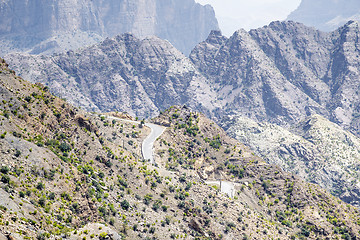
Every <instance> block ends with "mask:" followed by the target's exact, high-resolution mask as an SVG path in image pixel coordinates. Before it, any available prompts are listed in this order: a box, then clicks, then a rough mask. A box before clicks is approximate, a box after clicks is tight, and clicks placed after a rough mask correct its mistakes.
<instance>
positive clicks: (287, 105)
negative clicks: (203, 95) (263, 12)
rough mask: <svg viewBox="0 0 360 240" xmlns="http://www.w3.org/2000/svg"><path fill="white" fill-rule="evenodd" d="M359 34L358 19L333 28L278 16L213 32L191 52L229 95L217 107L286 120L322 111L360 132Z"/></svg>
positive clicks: (222, 95) (279, 121)
mask: <svg viewBox="0 0 360 240" xmlns="http://www.w3.org/2000/svg"><path fill="white" fill-rule="evenodd" d="M358 39H359V23H358V22H349V23H347V24H346V25H345V26H343V27H341V28H339V29H338V30H336V31H334V32H332V33H323V32H320V31H316V30H314V29H312V28H308V27H305V26H304V25H302V24H299V23H294V22H273V23H271V24H270V25H269V26H266V27H264V28H260V29H256V30H252V31H250V32H249V33H247V32H245V31H241V30H240V31H238V32H236V33H235V34H234V35H233V36H232V37H230V38H229V39H225V38H224V37H223V36H221V35H219V34H217V35H216V34H212V35H211V36H210V37H209V39H208V40H206V41H205V42H203V43H201V44H199V45H198V46H197V47H196V48H195V49H194V50H193V51H192V53H191V55H190V58H191V60H192V61H193V63H194V64H195V66H196V67H197V68H198V69H199V71H200V72H201V73H203V74H204V75H205V76H207V77H208V78H209V79H210V81H211V82H212V84H213V85H215V86H216V88H217V92H218V94H219V97H220V98H222V99H223V106H222V109H221V110H219V111H218V112H216V113H217V114H219V113H220V115H223V114H221V111H224V112H227V113H230V114H232V113H234V114H237V113H240V114H241V115H243V116H247V117H250V118H253V119H257V120H260V121H263V120H266V121H269V122H273V123H277V124H280V125H284V126H285V125H287V124H289V123H290V124H292V123H295V122H297V120H299V119H302V118H304V116H307V115H311V114H313V113H318V114H320V115H323V116H325V117H328V118H329V119H330V120H332V121H334V122H336V123H338V124H340V125H341V126H343V127H344V128H345V129H349V130H351V131H352V132H354V133H356V134H359V133H360V132H359V118H358V116H359V79H360V77H359V73H358V70H357V69H359V66H358V64H359V58H358V55H359V49H358V47H357V46H358ZM219 100H220V99H219Z"/></svg>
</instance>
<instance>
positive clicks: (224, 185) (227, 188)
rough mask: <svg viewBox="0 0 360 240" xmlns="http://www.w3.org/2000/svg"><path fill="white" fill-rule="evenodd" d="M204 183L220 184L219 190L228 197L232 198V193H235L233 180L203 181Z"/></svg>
mask: <svg viewBox="0 0 360 240" xmlns="http://www.w3.org/2000/svg"><path fill="white" fill-rule="evenodd" d="M205 183H206V184H208V185H219V186H220V191H221V192H223V193H226V194H227V195H228V196H229V197H231V198H233V197H234V195H235V194H234V193H235V186H234V183H233V182H229V181H221V180H218V181H216V180H215V181H205Z"/></svg>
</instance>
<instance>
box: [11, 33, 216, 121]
mask: <svg viewBox="0 0 360 240" xmlns="http://www.w3.org/2000/svg"><path fill="white" fill-rule="evenodd" d="M7 59H8V60H10V61H11V62H12V66H17V67H16V71H17V72H19V73H21V75H22V76H23V77H24V78H25V79H31V80H32V81H34V82H40V83H43V84H45V85H47V86H49V87H50V88H51V91H52V92H53V93H55V94H56V95H57V96H61V97H62V98H66V99H68V100H69V102H70V103H73V104H75V105H77V106H81V107H83V108H85V109H86V110H88V111H94V112H108V111H126V112H128V113H129V114H131V115H135V116H138V117H141V118H146V117H150V116H155V115H157V114H158V113H159V112H160V111H162V110H164V109H166V108H168V107H170V106H172V105H174V104H178V105H181V104H184V103H189V102H191V101H194V99H196V96H198V97H199V98H201V96H204V98H205V97H206V96H207V95H208V94H209V95H210V96H211V90H210V87H209V86H208V85H207V83H206V79H205V78H204V77H203V76H202V75H201V74H199V72H198V71H197V70H196V69H195V68H194V66H193V64H192V63H191V61H190V60H189V59H188V58H186V57H185V56H184V55H183V54H182V53H180V52H179V51H178V50H177V49H176V48H175V47H173V46H172V45H171V44H170V43H169V42H168V41H165V40H161V39H159V38H157V37H149V38H145V39H144V40H140V39H138V38H136V37H135V36H134V35H131V34H123V35H120V36H117V37H115V38H112V39H107V40H105V41H103V42H102V43H100V44H97V45H94V46H92V47H88V48H85V49H83V50H77V51H69V52H67V53H65V54H56V55H53V56H40V55H29V54H12V55H9V56H8V57H7ZM199 86H201V87H199Z"/></svg>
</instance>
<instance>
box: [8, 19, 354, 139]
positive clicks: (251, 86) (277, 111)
mask: <svg viewBox="0 0 360 240" xmlns="http://www.w3.org/2000/svg"><path fill="white" fill-rule="evenodd" d="M359 32H360V31H359V23H357V22H349V23H347V24H346V25H345V26H343V27H341V28H339V29H338V30H336V31H334V32H332V33H324V32H320V31H317V30H315V29H313V28H309V27H306V26H304V25H302V24H299V23H294V22H273V23H271V24H270V25H269V26H266V27H264V28H260V29H256V30H251V31H250V32H246V31H244V30H239V31H237V32H235V33H234V35H233V36H231V37H230V38H226V37H224V36H222V35H221V33H220V32H219V31H213V32H211V34H210V35H209V37H208V38H207V40H206V41H204V42H202V43H200V44H199V45H198V46H197V47H195V49H194V50H193V51H192V53H191V55H190V60H189V59H188V58H186V57H185V56H184V55H182V54H180V53H179V52H178V51H176V50H175V49H174V48H173V47H172V46H171V45H170V44H169V43H167V42H164V41H161V40H160V39H157V38H147V39H144V40H139V39H137V38H135V37H133V36H131V35H122V36H118V37H115V38H113V39H108V40H106V41H104V42H102V43H101V44H98V45H94V46H92V47H88V48H85V49H83V50H77V51H74V52H71V51H70V52H68V53H66V54H60V55H53V56H50V57H49V56H48V57H46V56H31V55H27V54H10V55H7V56H6V59H7V61H8V62H9V63H10V65H11V67H12V68H13V69H14V70H15V71H16V72H17V73H19V74H20V75H21V76H23V77H24V78H25V79H27V80H29V81H32V82H42V83H44V84H48V85H49V86H50V87H51V88H52V89H53V92H54V93H55V94H57V95H59V96H62V97H64V98H67V99H68V100H69V101H70V102H71V103H74V104H75V105H78V106H82V107H85V108H86V109H87V110H89V111H98V110H100V111H110V110H119V111H128V112H129V113H131V114H136V115H138V116H139V117H147V116H154V115H156V111H158V110H160V111H161V110H164V109H166V108H167V107H169V106H171V105H174V104H185V103H186V104H188V105H189V106H192V107H194V109H197V110H200V111H202V112H205V113H206V114H207V115H208V116H210V117H212V118H213V119H217V120H218V121H220V120H221V118H222V117H223V116H227V115H241V116H245V117H249V118H252V119H254V120H257V121H267V122H270V123H276V124H278V125H281V126H289V125H291V124H294V123H296V122H298V120H299V119H303V118H304V117H306V116H309V115H311V114H320V115H322V116H325V117H326V118H328V119H330V120H331V121H333V122H335V123H337V124H339V125H341V126H342V127H343V128H344V129H347V130H350V131H351V132H353V133H355V134H357V135H359V134H360V131H359V130H360V129H359V126H360V124H359V116H360V111H359V110H360V109H359V107H358V106H360V104H359V85H360V84H359V83H358V81H359V79H360V77H359V73H358V71H357V69H358V68H359V67H358V65H359V58H358V57H357V56H358V53H359V49H358V46H357V45H358V39H359V38H358V37H359V36H358V35H359ZM119 52H120V53H121V54H119ZM50 69H51V71H50ZM133 81H135V82H136V84H135V82H133ZM131 83H134V84H133V85H131V89H132V91H134V93H133V94H131V95H130V96H129V95H127V94H124V93H125V92H124V93H122V94H121V93H120V91H121V89H129V84H131ZM155 89H156V90H155ZM160 91H161V95H162V96H160V95H159V93H160ZM156 94H158V95H156ZM136 99H141V101H137V102H136ZM134 101H135V102H134Z"/></svg>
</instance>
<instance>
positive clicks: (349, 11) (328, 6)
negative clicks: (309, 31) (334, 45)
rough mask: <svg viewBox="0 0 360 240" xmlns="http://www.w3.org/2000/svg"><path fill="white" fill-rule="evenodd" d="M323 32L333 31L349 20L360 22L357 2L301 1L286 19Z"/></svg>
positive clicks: (359, 8)
mask: <svg viewBox="0 0 360 240" xmlns="http://www.w3.org/2000/svg"><path fill="white" fill-rule="evenodd" d="M287 19H288V20H293V21H297V22H301V23H304V24H306V25H308V26H313V27H316V28H317V29H320V30H323V31H329V32H330V31H333V30H335V29H336V28H338V27H340V26H341V25H343V24H345V23H346V22H347V21H349V20H360V2H359V1H357V0H346V1H345V0H340V1H338V0H302V1H301V4H300V6H299V7H298V8H297V9H296V10H295V11H293V12H292V13H291V14H290V15H289V16H288V18H287Z"/></svg>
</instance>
